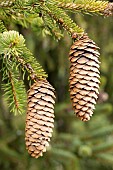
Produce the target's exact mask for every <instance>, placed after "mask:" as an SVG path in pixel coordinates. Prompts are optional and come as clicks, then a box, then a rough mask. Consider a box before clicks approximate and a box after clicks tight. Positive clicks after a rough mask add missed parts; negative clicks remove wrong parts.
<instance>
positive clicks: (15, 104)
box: [2, 56, 27, 114]
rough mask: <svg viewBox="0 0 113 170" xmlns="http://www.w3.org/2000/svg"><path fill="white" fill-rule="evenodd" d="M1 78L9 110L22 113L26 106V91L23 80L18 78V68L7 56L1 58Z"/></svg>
mask: <svg viewBox="0 0 113 170" xmlns="http://www.w3.org/2000/svg"><path fill="white" fill-rule="evenodd" d="M3 65H4V67H3V69H2V71H3V79H2V81H3V82H5V83H4V84H3V85H2V88H3V90H4V92H5V94H4V97H5V100H6V101H7V102H8V105H9V108H10V111H12V112H14V113H15V114H17V113H24V112H25V108H26V101H27V97H26V91H25V86H24V84H23V81H22V80H21V79H20V73H19V70H18V69H17V67H16V63H13V62H12V61H11V60H10V57H9V56H7V57H6V56H5V58H3Z"/></svg>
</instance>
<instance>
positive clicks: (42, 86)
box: [25, 80, 55, 158]
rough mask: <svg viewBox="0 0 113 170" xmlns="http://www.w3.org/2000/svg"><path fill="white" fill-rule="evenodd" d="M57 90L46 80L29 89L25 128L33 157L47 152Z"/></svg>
mask: <svg viewBox="0 0 113 170" xmlns="http://www.w3.org/2000/svg"><path fill="white" fill-rule="evenodd" d="M54 104H55V90H54V88H53V87H52V86H51V85H50V84H49V82H47V81H46V80H42V81H41V80H40V81H38V82H36V83H34V84H33V85H32V86H31V88H30V89H29V91H28V108H27V117H26V128H25V130H26V131H25V141H26V148H27V149H28V152H29V153H30V154H31V156H32V157H35V158H38V157H39V156H42V155H43V152H46V147H47V146H49V142H50V137H51V136H52V131H53V130H52V129H53V127H54V124H53V123H54Z"/></svg>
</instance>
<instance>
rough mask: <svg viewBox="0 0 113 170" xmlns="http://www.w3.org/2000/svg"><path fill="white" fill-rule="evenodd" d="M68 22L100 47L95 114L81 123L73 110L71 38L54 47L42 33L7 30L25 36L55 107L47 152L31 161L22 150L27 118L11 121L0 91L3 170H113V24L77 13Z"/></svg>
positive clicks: (17, 26) (18, 27)
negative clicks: (50, 87) (51, 88)
mask: <svg viewBox="0 0 113 170" xmlns="http://www.w3.org/2000/svg"><path fill="white" fill-rule="evenodd" d="M71 17H72V18H73V20H74V21H76V23H77V24H78V25H79V26H81V27H82V28H83V29H84V30H85V32H87V33H88V35H89V37H90V38H91V39H93V40H94V41H95V42H96V43H97V44H98V46H99V47H100V54H101V57H100V61H101V68H100V72H101V88H100V95H99V99H98V104H97V105H96V110H95V113H94V115H93V117H92V118H91V120H90V121H89V122H81V121H80V120H79V119H78V118H76V117H75V115H74V113H73V110H72V106H71V102H70V97H69V91H68V89H69V87H68V86H69V85H68V78H69V61H68V53H69V49H70V46H71V44H72V39H71V38H70V36H69V35H68V34H67V33H66V32H65V33H64V34H65V36H64V38H62V39H61V40H59V41H56V40H54V39H53V38H52V37H51V36H49V35H47V36H44V32H42V30H41V28H40V29H37V28H35V27H33V29H31V28H29V29H28V28H27V29H26V28H25V27H22V26H21V25H20V24H17V23H16V24H14V23H13V24H12V23H10V24H8V27H9V28H10V29H14V30H17V31H19V33H21V34H23V35H24V37H25V39H26V44H27V47H28V48H29V49H30V50H31V51H32V52H33V54H34V56H36V58H37V59H38V61H39V63H40V64H41V65H42V66H43V68H44V70H45V71H46V72H47V73H48V81H49V82H50V83H51V84H52V85H53V86H54V87H55V89H56V94H57V102H56V106H55V128H54V133H53V137H52V140H51V144H50V147H49V148H48V151H47V152H46V153H44V156H43V157H40V158H38V159H34V158H32V157H30V156H29V155H28V153H27V151H26V149H25V141H24V135H25V134H24V133H25V131H24V129H25V117H26V115H25V114H23V115H17V116H14V115H13V113H10V112H9V109H8V107H7V105H6V103H5V101H4V96H3V90H2V88H1V86H0V169H1V170H12V169H15V170H20V169H21V170H44V169H48V170H89V169H92V170H101V169H103V170H107V169H108V170H111V169H113V75H112V74H113V18H112V17H109V18H107V17H103V16H97V15H93V16H92V15H83V14H79V13H77V14H71ZM9 22H10V21H9ZM0 74H1V73H0ZM0 81H1V75H0ZM0 84H1V83H0Z"/></svg>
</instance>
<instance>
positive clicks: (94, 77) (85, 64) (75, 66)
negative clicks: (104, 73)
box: [69, 34, 100, 121]
mask: <svg viewBox="0 0 113 170" xmlns="http://www.w3.org/2000/svg"><path fill="white" fill-rule="evenodd" d="M72 38H74V40H75V42H74V44H73V45H72V46H71V49H70V53H69V60H70V63H71V65H70V78H69V86H70V97H71V100H72V105H73V108H74V111H75V113H76V115H77V117H80V119H81V120H82V121H88V120H90V117H91V116H92V114H93V110H94V109H95V106H94V104H96V100H97V98H98V93H99V92H98V88H99V83H100V81H99V78H100V75H99V74H100V73H99V63H100V62H99V60H98V58H99V55H100V54H99V52H98V48H99V47H97V45H96V44H95V42H93V41H92V40H91V39H89V37H88V36H87V35H86V34H84V35H83V36H82V37H80V38H79V39H78V40H76V37H75V36H74V35H73V37H72Z"/></svg>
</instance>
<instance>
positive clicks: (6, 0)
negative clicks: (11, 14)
mask: <svg viewBox="0 0 113 170" xmlns="http://www.w3.org/2000/svg"><path fill="white" fill-rule="evenodd" d="M13 2H15V0H2V2H0V7H2V8H3V7H11V6H12V5H13Z"/></svg>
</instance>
